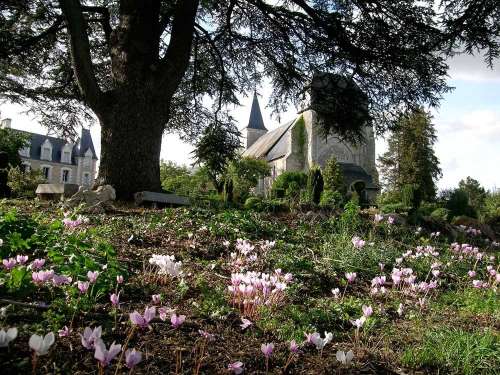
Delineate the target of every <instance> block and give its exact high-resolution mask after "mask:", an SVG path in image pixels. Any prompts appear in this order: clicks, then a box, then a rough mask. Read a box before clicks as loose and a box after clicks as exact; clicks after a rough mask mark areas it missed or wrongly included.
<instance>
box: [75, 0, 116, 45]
mask: <svg viewBox="0 0 500 375" xmlns="http://www.w3.org/2000/svg"><path fill="white" fill-rule="evenodd" d="M82 11H84V12H89V13H99V14H100V15H101V17H102V18H99V20H98V21H99V22H100V24H101V26H102V30H103V31H104V36H105V38H106V43H107V44H108V47H109V39H110V37H111V33H112V32H113V29H112V28H111V22H110V18H111V17H110V15H109V10H108V8H106V7H93V6H82Z"/></svg>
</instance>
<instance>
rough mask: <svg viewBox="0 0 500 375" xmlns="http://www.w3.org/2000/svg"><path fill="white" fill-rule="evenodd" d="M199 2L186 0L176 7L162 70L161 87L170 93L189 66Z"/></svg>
mask: <svg viewBox="0 0 500 375" xmlns="http://www.w3.org/2000/svg"><path fill="white" fill-rule="evenodd" d="M198 4H199V0H184V1H180V2H178V5H177V7H176V9H175V12H174V19H173V22H172V32H171V37H170V44H169V45H168V48H167V52H166V54H165V57H164V58H163V59H162V61H161V71H160V88H161V89H166V90H167V92H168V94H173V93H174V92H175V90H176V89H177V86H178V85H179V83H180V82H181V80H182V77H184V74H185V72H186V69H187V67H188V64H189V57H190V55H191V45H192V43H193V35H194V25H195V19H196V13H197V10H198Z"/></svg>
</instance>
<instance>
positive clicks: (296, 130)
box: [292, 116, 307, 164]
mask: <svg viewBox="0 0 500 375" xmlns="http://www.w3.org/2000/svg"><path fill="white" fill-rule="evenodd" d="M292 137H293V138H292V140H293V141H294V142H295V144H296V147H297V154H298V155H299V158H300V159H299V160H300V162H301V163H302V164H304V162H305V159H306V152H305V151H306V142H307V139H306V123H305V121H304V117H303V116H300V117H299V118H298V120H297V121H296V122H295V125H294V126H293V129H292Z"/></svg>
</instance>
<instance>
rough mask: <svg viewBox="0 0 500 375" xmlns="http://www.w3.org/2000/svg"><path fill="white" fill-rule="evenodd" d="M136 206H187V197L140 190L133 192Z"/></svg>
mask: <svg viewBox="0 0 500 375" xmlns="http://www.w3.org/2000/svg"><path fill="white" fill-rule="evenodd" d="M134 198H135V204H136V205H137V206H144V205H151V206H152V207H154V208H156V207H173V206H189V199H188V198H186V197H182V196H179V195H176V194H164V193H155V192H153V191H140V192H138V193H135V194H134Z"/></svg>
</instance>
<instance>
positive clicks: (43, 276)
mask: <svg viewBox="0 0 500 375" xmlns="http://www.w3.org/2000/svg"><path fill="white" fill-rule="evenodd" d="M53 278H54V271H53V270H48V271H38V272H32V273H31V279H32V280H33V282H34V283H35V284H42V283H45V282H48V281H50V280H52V279H53Z"/></svg>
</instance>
